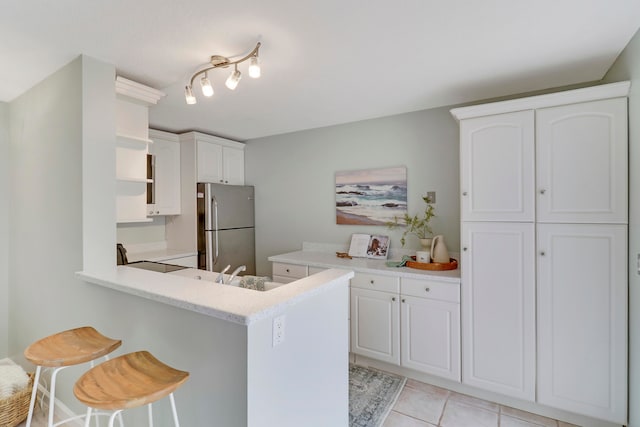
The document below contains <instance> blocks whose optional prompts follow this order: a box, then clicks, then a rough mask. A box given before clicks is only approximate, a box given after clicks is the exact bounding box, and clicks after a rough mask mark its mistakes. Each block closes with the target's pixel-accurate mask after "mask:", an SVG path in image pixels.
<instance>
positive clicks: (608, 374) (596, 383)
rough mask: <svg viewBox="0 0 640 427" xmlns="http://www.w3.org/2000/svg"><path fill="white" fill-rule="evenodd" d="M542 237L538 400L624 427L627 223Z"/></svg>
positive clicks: (565, 228) (558, 229)
mask: <svg viewBox="0 0 640 427" xmlns="http://www.w3.org/2000/svg"><path fill="white" fill-rule="evenodd" d="M537 233H538V257H537V258H538V325H539V327H538V401H539V402H540V403H542V404H545V405H548V406H552V407H556V408H561V409H565V410H568V411H572V412H576V413H579V414H584V415H587V416H591V417H594V418H599V419H604V420H608V421H612V422H616V423H617V424H625V423H626V416H627V405H626V402H627V378H626V375H627V374H626V372H627V370H626V367H627V311H626V307H627V257H626V253H627V226H626V225H599V224H540V225H538V230H537Z"/></svg>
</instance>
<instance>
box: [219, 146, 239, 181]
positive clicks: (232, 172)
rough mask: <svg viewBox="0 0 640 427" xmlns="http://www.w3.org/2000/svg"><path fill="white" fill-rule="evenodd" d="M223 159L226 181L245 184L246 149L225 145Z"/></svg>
mask: <svg viewBox="0 0 640 427" xmlns="http://www.w3.org/2000/svg"><path fill="white" fill-rule="evenodd" d="M222 160H223V161H222V163H223V166H222V170H223V177H224V183H225V184H231V185H244V150H241V149H238V148H231V147H223V148H222Z"/></svg>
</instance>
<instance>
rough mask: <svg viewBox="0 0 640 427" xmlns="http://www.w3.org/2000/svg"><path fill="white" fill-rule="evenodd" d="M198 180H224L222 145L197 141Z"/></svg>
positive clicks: (219, 181) (220, 181)
mask: <svg viewBox="0 0 640 427" xmlns="http://www.w3.org/2000/svg"><path fill="white" fill-rule="evenodd" d="M196 157H197V163H198V164H197V171H198V182H218V183H222V182H224V179H223V177H222V146H221V145H218V144H212V143H210V142H206V141H198V142H197V156H196Z"/></svg>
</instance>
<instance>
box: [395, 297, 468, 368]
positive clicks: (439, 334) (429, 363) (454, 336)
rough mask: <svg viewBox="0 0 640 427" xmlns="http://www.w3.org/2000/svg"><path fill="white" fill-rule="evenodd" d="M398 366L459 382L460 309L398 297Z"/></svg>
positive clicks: (426, 300)
mask: <svg viewBox="0 0 640 427" xmlns="http://www.w3.org/2000/svg"><path fill="white" fill-rule="evenodd" d="M401 312H402V314H401V316H402V318H401V322H400V323H401V327H400V335H401V337H402V351H401V354H402V366H405V367H407V368H412V369H415V370H417V371H420V372H425V373H428V374H433V375H437V376H440V377H444V378H448V379H451V380H454V381H460V305H459V304H455V303H450V302H445V301H436V300H432V299H426V298H416V297H412V296H402V306H401Z"/></svg>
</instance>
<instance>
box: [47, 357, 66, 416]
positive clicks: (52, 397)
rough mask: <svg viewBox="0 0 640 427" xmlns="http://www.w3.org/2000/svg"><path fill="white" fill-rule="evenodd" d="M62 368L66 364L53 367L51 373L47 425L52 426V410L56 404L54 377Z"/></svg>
mask: <svg viewBox="0 0 640 427" xmlns="http://www.w3.org/2000/svg"><path fill="white" fill-rule="evenodd" d="M64 368H66V366H61V367H59V368H55V369H54V370H53V373H52V374H51V388H50V390H49V421H48V422H47V427H53V411H54V408H55V406H56V378H57V377H58V372H60V371H61V370H63V369H64Z"/></svg>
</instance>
